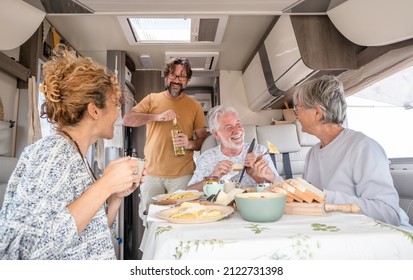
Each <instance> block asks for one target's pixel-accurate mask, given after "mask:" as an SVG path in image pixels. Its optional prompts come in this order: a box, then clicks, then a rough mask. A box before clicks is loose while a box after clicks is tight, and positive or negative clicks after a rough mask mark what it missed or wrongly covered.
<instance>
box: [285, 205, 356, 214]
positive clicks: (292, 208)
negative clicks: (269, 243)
mask: <svg viewBox="0 0 413 280" xmlns="http://www.w3.org/2000/svg"><path fill="white" fill-rule="evenodd" d="M334 211H337V212H347V213H358V212H360V207H359V206H358V205H355V204H328V203H317V202H313V203H305V202H287V203H286V205H285V210H284V214H286V215H309V216H322V215H324V214H325V213H327V212H334Z"/></svg>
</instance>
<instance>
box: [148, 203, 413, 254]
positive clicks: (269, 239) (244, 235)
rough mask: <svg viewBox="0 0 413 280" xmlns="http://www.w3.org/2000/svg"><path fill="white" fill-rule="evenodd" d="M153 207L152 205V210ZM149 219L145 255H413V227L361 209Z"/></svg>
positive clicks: (151, 213) (153, 210) (152, 213)
mask: <svg viewBox="0 0 413 280" xmlns="http://www.w3.org/2000/svg"><path fill="white" fill-rule="evenodd" d="M151 210H152V211H151ZM155 211H157V209H151V208H150V210H149V215H150V216H151V215H152V217H154V215H155V213H154V212H155ZM148 221H149V223H148V227H147V229H146V230H145V234H144V238H143V241H142V244H141V250H142V251H143V259H172V260H184V259H189V260H207V259H211V260H218V259H230V260H234V259H242V260H249V259H276V260H287V259H300V260H306V259H324V260H326V259H330V260H342V259H352V260H354V259H368V260H373V259H410V260H413V232H409V231H405V230H402V229H400V228H397V227H393V226H391V225H388V224H384V223H381V222H378V221H376V220H373V219H371V218H369V217H366V216H364V215H360V214H344V213H328V214H326V215H323V216H299V215H284V216H283V217H282V218H281V219H280V220H279V221H277V222H273V223H251V222H247V221H244V220H243V219H242V218H241V217H240V216H239V214H238V213H237V212H235V213H234V214H232V215H231V216H230V217H227V218H225V219H223V220H220V221H217V222H213V223H206V224H173V223H169V222H165V221H161V220H158V219H148Z"/></svg>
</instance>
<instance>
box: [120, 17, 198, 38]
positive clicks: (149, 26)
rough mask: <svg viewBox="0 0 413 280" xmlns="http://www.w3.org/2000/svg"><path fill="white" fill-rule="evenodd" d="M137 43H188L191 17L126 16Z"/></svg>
mask: <svg viewBox="0 0 413 280" xmlns="http://www.w3.org/2000/svg"><path fill="white" fill-rule="evenodd" d="M128 21H129V24H130V27H131V29H132V32H133V35H134V37H135V40H136V42H138V43H189V42H191V19H189V18H187V19H185V18H132V17H130V18H128Z"/></svg>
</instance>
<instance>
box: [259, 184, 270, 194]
mask: <svg viewBox="0 0 413 280" xmlns="http://www.w3.org/2000/svg"><path fill="white" fill-rule="evenodd" d="M268 186H271V183H261V184H257V192H264V191H265V188H266V187H268Z"/></svg>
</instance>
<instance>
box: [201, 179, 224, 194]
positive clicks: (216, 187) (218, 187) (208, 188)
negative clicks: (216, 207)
mask: <svg viewBox="0 0 413 280" xmlns="http://www.w3.org/2000/svg"><path fill="white" fill-rule="evenodd" d="M223 190H224V185H223V184H220V183H215V182H214V183H207V184H204V188H203V191H204V194H205V196H206V197H209V196H211V195H213V194H217V193H218V191H223Z"/></svg>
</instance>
